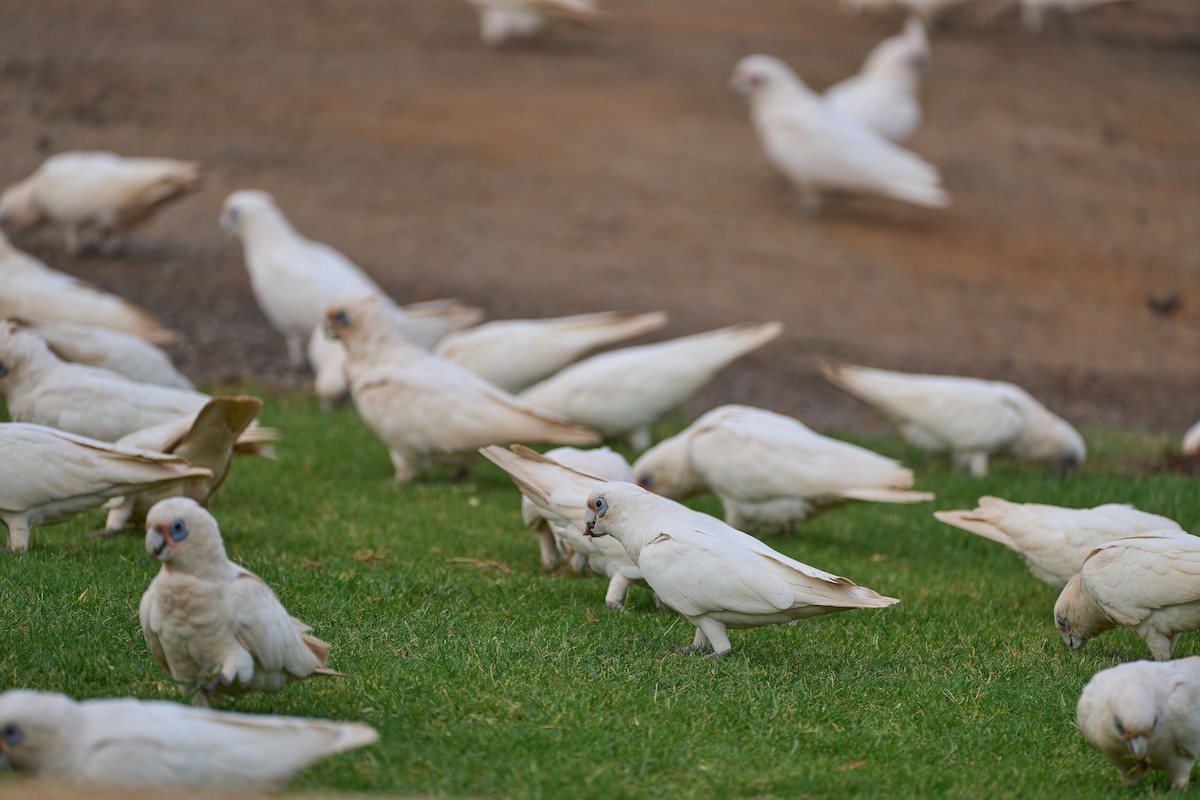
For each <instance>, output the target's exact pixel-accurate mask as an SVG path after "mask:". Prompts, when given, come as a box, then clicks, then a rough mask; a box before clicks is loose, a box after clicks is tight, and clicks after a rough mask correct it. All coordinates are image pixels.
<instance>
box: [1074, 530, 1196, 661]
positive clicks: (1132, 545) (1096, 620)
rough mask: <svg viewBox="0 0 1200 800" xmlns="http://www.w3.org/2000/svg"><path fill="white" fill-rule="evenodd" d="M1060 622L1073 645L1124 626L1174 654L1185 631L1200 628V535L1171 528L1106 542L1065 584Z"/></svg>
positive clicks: (1155, 652)
mask: <svg viewBox="0 0 1200 800" xmlns="http://www.w3.org/2000/svg"><path fill="white" fill-rule="evenodd" d="M1054 623H1055V625H1057V626H1058V630H1059V632H1060V633H1062V637H1063V641H1064V642H1066V644H1067V647H1070V648H1071V649H1072V650H1078V649H1079V648H1081V647H1083V646H1084V645H1085V644H1087V643H1088V640H1089V639H1092V638H1094V637H1095V636H1097V635H1099V634H1101V633H1103V632H1104V631H1106V630H1109V629H1111V628H1116V627H1123V628H1130V629H1132V630H1133V631H1134V633H1136V634H1137V635H1138V636H1140V637H1141V638H1142V639H1143V640H1144V641H1145V642H1146V644H1147V646H1149V648H1150V654H1151V655H1152V656H1154V660H1155V661H1166V660H1168V659H1169V658H1170V657H1171V652H1172V651H1173V650H1174V649H1175V640H1176V639H1177V638H1178V637H1179V634H1181V633H1186V632H1187V631H1194V630H1196V629H1197V628H1200V538H1198V537H1195V536H1192V535H1191V534H1190V533H1184V532H1183V531H1178V530H1167V531H1158V532H1153V533H1143V534H1138V535H1137V536H1128V537H1126V538H1124V539H1117V540H1116V541H1113V542H1108V543H1107V544H1102V545H1100V546H1099V547H1097V548H1096V549H1095V550H1093V551H1092V552H1091V553H1089V554H1088V556H1087V558H1086V559H1084V562H1083V568H1082V569H1081V570H1080V571H1079V574H1078V575H1076V576H1075V577H1073V578H1071V580H1069V581H1067V585H1066V586H1065V587H1063V590H1062V594H1060V595H1059V596H1058V601H1057V602H1056V603H1055V604H1054Z"/></svg>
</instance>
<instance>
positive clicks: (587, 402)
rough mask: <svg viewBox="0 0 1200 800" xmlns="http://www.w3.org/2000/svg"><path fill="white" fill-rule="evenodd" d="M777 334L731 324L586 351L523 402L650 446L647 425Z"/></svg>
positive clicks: (774, 325) (765, 326)
mask: <svg viewBox="0 0 1200 800" xmlns="http://www.w3.org/2000/svg"><path fill="white" fill-rule="evenodd" d="M782 332H783V325H781V324H780V323H778V322H764V323H761V324H747V325H734V326H731V327H728V328H720V329H718V330H715V331H708V332H706V333H697V334H693V335H692V336H683V337H681V338H678V339H669V340H668V341H665V342H656V343H654V344H647V345H641V346H639V347H626V348H623V349H621V350H611V351H609V352H606V353H600V354H599V355H594V356H592V357H591V358H586V359H584V360H583V361H579V362H576V363H575V364H572V365H571V366H569V367H567V368H566V369H564V370H563V371H562V372H559V373H558V374H557V375H553V376H551V377H549V378H547V379H546V380H544V381H542V382H541V383H538V384H535V385H534V386H531V387H530V388H529V389H527V390H525V391H524V392H522V393H521V395H520V397H521V399H522V400H524V401H525V402H527V403H529V404H530V405H533V406H536V407H538V408H541V409H545V410H546V411H548V412H550V413H552V414H557V415H559V416H561V417H566V418H567V419H569V420H572V421H574V422H577V423H579V424H580V425H585V426H587V427H588V428H592V429H594V430H597V431H600V433H602V434H604V435H605V436H612V437H616V436H624V437H627V438H628V439H629V441H630V443H631V444H632V445H633V447H635V448H636V449H638V450H644V449H646V448H647V447H649V446H650V426H651V425H652V424H653V423H655V422H657V421H658V420H659V419H661V418H662V417H663V416H665V415H666V414H668V413H669V412H671V411H674V410H675V409H677V408H679V407H680V406H682V405H683V404H684V403H686V402H687V401H688V400H691V399H692V396H693V395H695V394H696V392H698V391H700V390H701V389H702V388H703V387H704V385H705V384H707V383H708V382H709V381H711V380H712V379H713V376H715V375H716V374H717V372H719V371H720V370H722V369H724V368H725V367H727V366H728V365H729V364H731V363H732V362H733V361H735V360H736V359H738V358H741V357H742V356H744V355H746V354H747V353H749V352H750V351H752V350H756V349H758V348H759V347H762V346H763V345H764V344H766V343H768V342H770V341H771V340H773V339H775V338H776V337H778V336H779V334H780V333H782Z"/></svg>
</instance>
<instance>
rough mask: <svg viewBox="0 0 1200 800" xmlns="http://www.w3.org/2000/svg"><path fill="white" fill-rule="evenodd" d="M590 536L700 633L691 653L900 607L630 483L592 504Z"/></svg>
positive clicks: (595, 495) (607, 490)
mask: <svg viewBox="0 0 1200 800" xmlns="http://www.w3.org/2000/svg"><path fill="white" fill-rule="evenodd" d="M585 532H586V533H587V535H589V536H612V537H613V538H614V539H616V540H617V541H618V542H620V543H621V544H622V546H624V548H625V552H627V553H628V554H629V557H630V559H632V560H633V562H634V563H635V564H637V567H638V571H639V572H640V573H641V575H642V578H643V579H644V580H645V581H646V583H648V584H650V588H651V589H653V590H654V593H655V595H656V596H657V597H658V599H659V600H660V601H661V602H662V603H663V604H665V605H666V606H668V607H669V608H672V609H674V610H675V611H677V612H679V613H680V614H682V615H683V616H684V617H686V618H687V620H688V621H689V622H691V623H692V624H693V625H695V626H696V637H695V639H694V640H693V641H692V644H691V646H690V647H687V648H679V649H680V650H682V651H686V652H699V651H701V650H703V649H704V648H706V647H711V648H712V650H713V653H714V654H715V655H718V656H721V655H725V654H726V653H728V652H729V651H730V649H731V647H730V644H729V636H728V635H727V634H726V629H727V628H756V627H759V626H762V625H778V624H781V623H784V622H793V621H797V620H801V619H807V618H809V617H815V616H818V615H820V614H832V613H834V612H837V611H848V610H850V609H852V608H884V607H886V606H890V605H895V604H896V603H898V602H900V601H899V600H897V599H895V598H893V597H883V596H882V595H880V594H878V593H876V592H874V591H872V590H871V589H868V588H866V587H864V586H859V585H857V584H856V583H854V582H853V581H851V580H849V579H847V578H842V577H839V576H837V575H832V574H830V573H828V572H824V571H822V570H819V569H816V568H814V567H810V566H809V565H807V564H802V563H801V562H799V561H796V560H795V559H793V558H789V557H788V556H785V555H784V554H783V553H780V552H778V551H776V550H773V549H772V548H770V547H768V546H767V545H765V544H763V543H762V542H760V541H759V540H758V539H755V538H754V537H753V536H751V535H749V534H747V533H743V532H742V531H739V530H737V529H736V528H731V527H729V526H728V525H726V524H725V523H723V522H721V521H720V520H718V519H715V518H713V517H710V516H708V515H707V514H701V513H699V512H698V511H692V510H691V509H690V508H687V507H686V506H682V505H680V504H679V503H676V502H675V501H674V500H668V499H667V498H665V497H659V496H658V495H656V494H653V493H651V492H648V491H646V490H645V489H643V488H641V487H640V486H636V485H634V484H630V483H602V484H600V485H599V486H597V487H596V488H595V489H593V490H592V493H591V495H589V496H588V501H587V513H586V515H585Z"/></svg>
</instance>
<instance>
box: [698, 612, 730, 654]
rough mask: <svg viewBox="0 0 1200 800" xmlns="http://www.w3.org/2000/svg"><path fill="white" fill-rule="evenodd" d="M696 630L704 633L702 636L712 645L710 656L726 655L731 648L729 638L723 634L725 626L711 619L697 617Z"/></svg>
mask: <svg viewBox="0 0 1200 800" xmlns="http://www.w3.org/2000/svg"><path fill="white" fill-rule="evenodd" d="M696 626H697V628H699V629H701V630H703V631H704V635H705V636H706V637H708V641H709V643H710V644H712V649H713V651H712V654H711V655H714V656H723V655H725V654H726V653H728V652H729V651H730V650H732V649H733V647H732V646H731V645H730V644H729V636H728V634H726V633H725V624H724V623H722V622H718V621H717V620H715V619H712V618H711V617H697V618H696Z"/></svg>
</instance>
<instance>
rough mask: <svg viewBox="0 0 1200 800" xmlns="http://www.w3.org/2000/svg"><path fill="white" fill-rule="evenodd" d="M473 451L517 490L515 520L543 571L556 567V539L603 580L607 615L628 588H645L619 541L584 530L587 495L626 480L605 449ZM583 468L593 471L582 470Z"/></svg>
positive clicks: (622, 466) (625, 471) (623, 467)
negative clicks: (532, 541)
mask: <svg viewBox="0 0 1200 800" xmlns="http://www.w3.org/2000/svg"><path fill="white" fill-rule="evenodd" d="M479 452H480V453H482V454H483V456H484V457H485V458H487V459H488V460H489V461H491V462H492V463H494V464H495V465H496V466H498V467H500V469H502V470H504V471H505V472H507V473H508V476H509V477H510V478H512V480H513V483H515V484H516V485H517V488H518V489H520V490H521V495H522V500H521V516H522V518H523V519H524V520H525V525H526V527H528V528H530V529H531V530H533V531H534V532H535V533H536V534H537V535H538V537H539V539H540V540H541V545H542V564H543V565H545V566H546V568H547V569H556V568H557V567H558V551H557V546H556V543H555V541H554V540H555V537H557V538H559V539H561V540H562V542H563V543H564V544H565V545H566V546H568V547H569V548H570V549H571V551H572V553H573V554H574V555H575V556H578V557H581V558H582V559H586V566H587V567H588V568H589V569H591V570H592V571H593V572H596V573H599V574H601V575H603V576H605V577H606V578H608V579H609V583H608V591H607V592H605V595H604V605H605V606H606V607H608V608H609V609H611V610H613V611H619V610H621V609H622V608H624V602H625V596H626V595H627V594H628V593H629V587H630V586H633V585H634V584H641V585H645V582H644V581H643V580H642V576H641V573H640V572H639V571H638V569H637V566H636V565H635V564H634V563H633V560H632V559H630V557H629V554H628V553H627V552H625V548H624V547H622V546H621V543H620V542H618V541H617V540H616V539H613V538H611V537H599V538H594V537H591V536H587V535H586V534H585V533H584V528H585V522H586V520H585V516H586V514H587V499H588V495H589V494H590V493H591V491H592V490H593V489H595V488H596V487H597V486H599V485H600V484H602V483H604V482H605V481H607V480H614V479H615V480H620V481H630V480H631V479H632V477H633V473H632V471H631V470H630V469H629V464H627V463H625V460H624V459H623V458H621V457H620V456H619V455H617V454H616V453H614V452H612V451H611V450H609V449H607V448H601V449H599V450H572V449H571V448H561V449H559V450H552V451H551V452H550V453H547V454H546V455H544V456H542V455H538V454H537V453H535V452H533V451H532V450H530V449H529V448H527V447H521V446H520V445H515V446H514V447H512V448H511V450H505V449H504V448H502V447H485V448H483V449H482V450H480V451H479ZM588 468H592V469H594V470H595V471H594V472H586V471H584V470H587V469H588ZM600 473H607V474H603V475H602V474H600ZM551 554H552V555H553V559H552V560H551V559H550V558H549V556H550V555H551Z"/></svg>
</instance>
